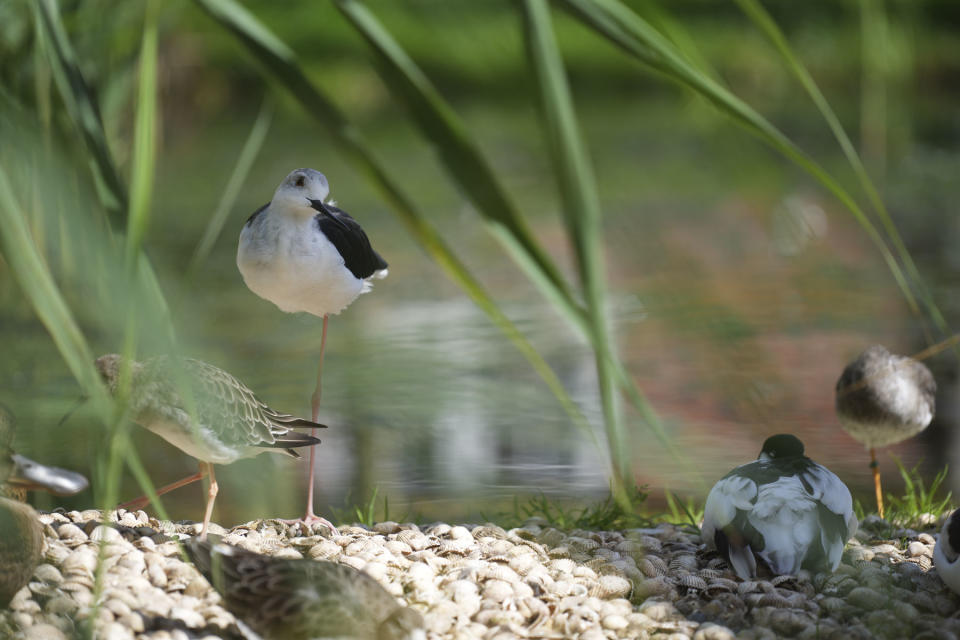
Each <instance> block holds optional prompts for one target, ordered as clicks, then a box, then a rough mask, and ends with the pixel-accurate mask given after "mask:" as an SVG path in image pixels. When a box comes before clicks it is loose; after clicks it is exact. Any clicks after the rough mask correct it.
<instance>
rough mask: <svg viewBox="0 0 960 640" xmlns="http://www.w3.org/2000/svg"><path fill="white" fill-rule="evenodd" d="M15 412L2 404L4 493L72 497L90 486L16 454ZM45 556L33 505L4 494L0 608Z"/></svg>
mask: <svg viewBox="0 0 960 640" xmlns="http://www.w3.org/2000/svg"><path fill="white" fill-rule="evenodd" d="M14 431H15V424H14V419H13V414H11V413H10V411H9V410H8V409H7V408H6V407H3V406H2V405H0V484H2V485H3V493H4V494H6V495H10V496H16V497H18V498H20V499H21V500H22V499H23V498H24V497H25V496H26V492H27V491H31V490H34V489H42V490H45V491H49V492H50V493H53V494H54V495H58V496H68V495H73V494H75V493H79V492H80V491H83V490H84V489H86V488H87V479H86V478H85V477H83V476H82V475H80V474H79V473H75V472H73V471H67V470H66V469H58V468H57V467H48V466H45V465H42V464H40V463H38V462H34V461H33V460H30V459H29V458H27V457H25V456H21V455H17V454H15V453H13V436H14ZM42 558H43V527H42V526H41V525H40V521H39V520H38V519H37V512H36V511H34V510H33V507H31V506H30V505H28V504H26V503H24V502H22V501H20V500H12V499H10V498H8V497H0V607H6V606H7V604H8V603H9V602H10V599H11V598H13V596H14V594H16V593H17V591H19V590H20V589H21V588H22V587H23V586H24V585H26V584H27V582H29V580H30V577H31V576H32V575H33V571H34V569H36V567H37V565H38V564H40V560H41V559H42Z"/></svg>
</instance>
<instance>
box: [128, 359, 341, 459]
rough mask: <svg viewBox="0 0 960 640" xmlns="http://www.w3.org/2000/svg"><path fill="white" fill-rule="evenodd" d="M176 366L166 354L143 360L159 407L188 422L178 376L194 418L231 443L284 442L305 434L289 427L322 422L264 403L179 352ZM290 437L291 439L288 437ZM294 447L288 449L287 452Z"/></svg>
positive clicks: (235, 382) (276, 444)
mask: <svg viewBox="0 0 960 640" xmlns="http://www.w3.org/2000/svg"><path fill="white" fill-rule="evenodd" d="M179 365H180V367H181V368H180V370H179V371H177V370H175V369H174V367H175V366H177V365H176V364H175V363H174V362H173V361H172V360H171V359H170V358H168V357H166V356H160V357H157V358H153V359H151V360H148V361H147V362H146V363H145V368H144V375H145V376H146V377H147V379H148V380H149V382H148V383H147V385H148V386H147V388H145V389H143V390H145V391H148V390H149V391H151V392H152V393H153V394H154V395H155V397H156V398H157V399H159V400H161V401H160V402H154V403H153V404H154V405H156V408H157V409H159V410H160V411H174V412H176V414H177V415H176V417H177V419H178V420H179V421H180V422H181V423H183V424H185V425H189V415H190V413H189V409H188V405H187V403H186V402H184V400H183V398H182V397H181V395H180V393H179V392H178V384H177V376H178V375H182V376H183V384H187V385H189V390H190V392H191V393H192V394H193V398H192V400H193V403H194V405H195V411H196V416H197V420H198V421H199V422H200V424H201V425H203V427H205V428H207V429H210V430H211V431H213V432H214V433H216V434H217V437H218V438H220V439H221V440H222V441H223V442H224V443H225V444H228V445H232V446H254V447H285V446H289V445H290V444H295V443H296V442H297V441H299V440H300V439H303V442H302V443H301V444H309V443H310V442H309V440H308V438H309V437H308V436H301V435H300V434H296V433H295V432H290V429H291V428H293V427H323V426H324V425H320V424H315V423H313V422H310V421H309V420H304V419H301V418H296V417H294V416H292V415H290V414H286V413H281V412H278V411H275V410H273V409H271V408H270V407H268V406H267V405H266V404H265V403H264V402H262V401H261V400H260V399H259V398H257V396H256V395H254V393H253V391H252V390H251V389H250V388H249V387H247V386H246V385H245V384H243V383H242V382H240V381H239V380H237V379H236V378H235V377H233V376H232V375H230V374H229V373H227V372H226V371H224V370H223V369H220V368H218V367H215V366H213V365H211V364H208V363H206V362H202V361H200V360H194V359H190V358H184V359H182V360H180V361H179ZM291 439H293V440H294V442H290V440H291ZM291 453H293V452H291Z"/></svg>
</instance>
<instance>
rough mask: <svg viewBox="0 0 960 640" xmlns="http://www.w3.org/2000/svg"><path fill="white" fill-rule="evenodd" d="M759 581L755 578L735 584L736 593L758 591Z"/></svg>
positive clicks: (743, 593) (744, 593)
mask: <svg viewBox="0 0 960 640" xmlns="http://www.w3.org/2000/svg"><path fill="white" fill-rule="evenodd" d="M760 590H761V589H760V583H759V582H757V581H756V580H744V581H743V582H741V583H740V584H739V585H738V586H737V593H739V594H740V595H746V594H748V593H756V592H758V591H760Z"/></svg>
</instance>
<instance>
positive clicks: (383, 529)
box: [373, 520, 400, 535]
mask: <svg viewBox="0 0 960 640" xmlns="http://www.w3.org/2000/svg"><path fill="white" fill-rule="evenodd" d="M373 530H374V531H376V532H377V533H379V534H382V535H390V534H391V533H396V532H397V531H399V530H400V525H399V524H398V523H396V522H393V521H392V520H385V521H384V522H378V523H376V524H375V525H373Z"/></svg>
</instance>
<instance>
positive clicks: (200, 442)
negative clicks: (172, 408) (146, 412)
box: [143, 414, 263, 464]
mask: <svg viewBox="0 0 960 640" xmlns="http://www.w3.org/2000/svg"><path fill="white" fill-rule="evenodd" d="M184 415H186V414H184ZM186 424H189V423H181V422H179V421H174V420H169V419H156V420H151V421H149V422H145V423H143V426H144V427H145V428H146V429H148V430H150V431H152V432H154V433H155V434H157V435H158V436H160V437H161V438H163V439H164V440H166V441H167V442H169V443H170V444H172V445H173V446H175V447H176V448H178V449H180V450H181V451H183V452H184V453H186V454H187V455H190V456H193V457H194V458H196V459H197V460H202V461H204V462H212V463H214V464H230V463H231V462H235V461H237V460H239V459H240V458H249V457H251V456H255V455H257V454H258V453H262V452H263V449H258V448H256V447H244V446H240V447H236V446H230V445H228V444H226V443H224V442H223V441H221V440H220V438H219V437H218V436H217V434H216V433H214V432H213V431H212V430H211V429H209V428H208V427H205V426H203V425H201V426H200V427H199V428H197V429H196V430H195V431H194V430H193V429H191V428H190V427H189V426H186Z"/></svg>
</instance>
